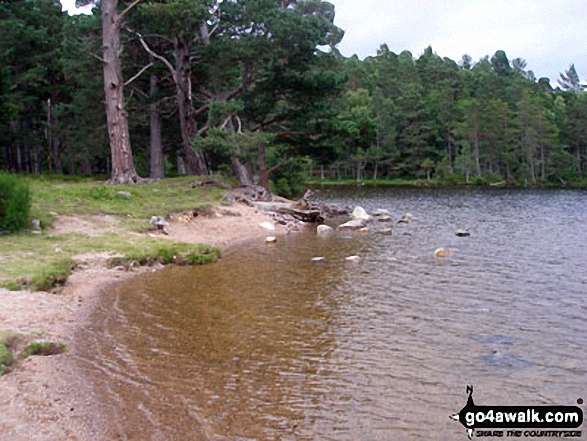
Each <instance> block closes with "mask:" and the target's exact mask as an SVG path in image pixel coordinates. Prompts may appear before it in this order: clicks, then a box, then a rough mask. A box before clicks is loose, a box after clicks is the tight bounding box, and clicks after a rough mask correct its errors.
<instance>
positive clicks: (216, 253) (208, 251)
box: [108, 242, 221, 267]
mask: <svg viewBox="0 0 587 441" xmlns="http://www.w3.org/2000/svg"><path fill="white" fill-rule="evenodd" d="M220 254H221V251H220V248H217V247H213V246H209V245H199V244H197V245H192V244H185V243H177V242H171V243H169V244H166V245H165V246H159V247H157V248H155V249H151V250H134V251H132V252H128V253H126V254H125V255H124V256H119V257H113V258H111V259H110V260H109V262H108V264H109V266H110V267H115V266H124V267H130V266H150V265H153V264H156V263H160V264H162V265H169V264H174V265H203V264H207V263H212V262H215V261H216V260H218V259H219V258H220Z"/></svg>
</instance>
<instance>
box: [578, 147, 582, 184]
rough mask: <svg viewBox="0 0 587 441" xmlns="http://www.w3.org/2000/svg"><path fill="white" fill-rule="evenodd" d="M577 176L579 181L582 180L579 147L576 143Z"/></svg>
mask: <svg viewBox="0 0 587 441" xmlns="http://www.w3.org/2000/svg"><path fill="white" fill-rule="evenodd" d="M577 176H578V177H579V179H583V168H582V166H581V147H580V146H579V143H578V142H577Z"/></svg>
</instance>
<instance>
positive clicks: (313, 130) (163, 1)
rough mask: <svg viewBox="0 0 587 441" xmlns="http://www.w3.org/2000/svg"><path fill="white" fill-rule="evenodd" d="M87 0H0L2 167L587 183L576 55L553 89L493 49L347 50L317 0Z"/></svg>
mask: <svg viewBox="0 0 587 441" xmlns="http://www.w3.org/2000/svg"><path fill="white" fill-rule="evenodd" d="M80 3H83V2H80ZM86 3H89V2H86ZM93 4H94V8H93V13H92V14H91V15H78V16H70V15H68V14H67V13H65V12H62V11H61V5H60V3H59V1H56V0H11V1H1V0H0V58H1V60H0V148H1V154H0V161H1V168H2V169H4V170H6V171H10V172H14V173H34V174H40V173H50V174H70V175H73V174H80V175H89V174H100V175H106V176H108V177H109V178H110V180H111V182H115V183H122V182H139V181H140V180H141V178H142V177H143V178H144V177H151V178H155V179H158V178H162V177H164V176H171V175H177V174H199V175H204V174H209V173H220V174H224V175H232V176H235V177H236V178H237V179H238V180H239V182H241V183H243V184H252V183H254V182H259V183H260V184H261V185H263V186H265V187H266V188H269V184H270V182H273V184H274V189H277V190H278V191H279V192H281V193H282V194H286V195H289V194H288V193H293V192H295V191H298V190H299V189H300V187H301V186H302V185H303V182H304V180H305V179H306V178H307V177H308V176H307V175H308V174H314V175H316V176H314V178H327V179H343V178H353V179H357V180H361V179H365V178H412V179H415V178H419V179H427V180H430V179H438V180H443V181H448V182H454V183H464V182H467V183H481V182H498V181H503V182H506V183H510V184H537V183H548V182H552V183H559V184H567V183H568V182H572V181H580V180H581V179H583V178H584V176H583V174H584V172H585V166H586V165H587V164H586V153H587V92H586V91H585V85H584V84H583V83H582V82H581V79H580V78H579V76H578V74H577V72H576V69H575V67H574V65H571V66H561V69H563V71H562V73H561V75H560V80H559V84H558V85H557V86H556V87H553V86H552V85H551V84H550V80H549V79H548V78H536V76H535V74H534V73H533V72H532V71H529V70H526V62H525V60H523V59H521V58H516V59H514V60H509V59H508V56H507V54H506V53H505V52H504V51H502V50H498V51H496V52H495V54H493V55H488V56H486V57H484V58H482V59H480V60H477V61H474V60H472V59H471V57H469V56H467V55H464V56H463V57H462V59H461V60H457V61H454V60H451V59H449V58H445V57H442V56H441V55H439V54H437V53H435V52H434V50H433V49H432V48H431V47H428V48H425V49H424V51H423V53H422V55H420V56H418V57H414V56H413V54H412V53H410V52H408V51H404V52H401V53H399V54H396V53H394V52H392V51H391V50H390V49H389V48H388V46H387V45H382V46H381V47H380V48H379V50H378V52H377V55H376V56H373V57H368V58H366V59H365V60H360V59H358V58H357V57H356V56H355V57H350V58H345V57H343V56H342V55H341V54H340V52H339V51H338V50H337V48H336V46H337V44H338V43H339V42H340V41H341V39H342V37H343V35H344V30H342V29H339V28H337V27H336V26H335V25H334V16H335V9H334V6H333V5H332V4H330V3H328V2H325V1H320V0H297V1H296V0H233V1H217V0H142V1H140V0H135V1H123V0H120V1H119V0H102V1H101V2H93Z"/></svg>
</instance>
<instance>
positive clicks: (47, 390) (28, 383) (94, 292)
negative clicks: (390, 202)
mask: <svg viewBox="0 0 587 441" xmlns="http://www.w3.org/2000/svg"><path fill="white" fill-rule="evenodd" d="M262 222H271V218H269V217H268V216H267V215H266V214H264V213H260V212H258V211H257V210H255V209H254V208H250V207H247V206H245V205H240V204H239V205H233V206H230V207H217V208H216V209H214V210H211V212H210V213H208V214H207V215H200V216H198V217H196V218H193V217H188V216H186V215H181V214H176V215H174V216H173V218H172V220H171V221H170V224H169V226H168V231H169V236H162V237H161V240H167V239H168V238H172V239H176V240H181V241H184V242H189V243H207V244H211V245H217V246H220V247H221V248H222V249H223V250H226V249H227V248H230V247H234V246H237V245H239V244H241V243H244V242H246V241H250V240H255V239H258V240H264V238H265V237H266V236H268V235H279V234H283V233H285V228H284V227H282V226H280V225H277V226H276V231H275V232H268V231H267V230H265V229H263V228H262V227H260V226H259V224H260V223H262ZM54 228H55V229H56V230H58V231H59V232H60V233H63V232H68V231H71V232H80V231H81V232H84V231H85V230H91V231H85V232H86V233H88V232H90V233H92V234H99V231H96V227H95V225H94V224H92V223H91V222H89V221H88V219H87V218H85V219H82V218H79V219H76V218H75V217H72V216H68V217H67V218H64V219H62V220H61V221H60V220H59V218H58V219H57V222H56V224H55V226H54ZM108 228H114V227H112V226H109V227H108ZM108 257H109V255H108V254H106V253H96V254H87V255H83V256H75V259H76V261H77V262H78V263H79V264H80V265H79V269H77V270H76V271H75V272H74V274H73V275H72V276H71V277H70V278H69V280H68V281H67V283H66V285H65V287H64V288H63V289H62V290H60V292H58V293H47V292H27V291H17V292H11V291H7V290H4V289H0V305H1V306H0V330H11V331H13V332H15V333H18V334H22V335H24V336H25V337H24V338H22V342H21V345H20V346H21V347H22V346H23V345H24V344H25V342H26V341H27V340H28V341H30V340H32V339H38V340H50V341H61V342H63V343H65V344H66V345H67V347H68V349H69V352H68V353H67V354H61V355H53V356H50V357H41V356H34V357H29V358H27V359H25V360H21V361H19V362H18V363H17V364H16V365H15V366H13V368H12V371H11V372H10V373H9V374H8V375H4V376H2V377H0V440H11V441H20V440H23V441H25V440H27V441H28V440H104V439H107V438H105V437H104V436H103V435H101V433H102V431H101V427H104V425H103V424H104V422H102V421H100V412H99V405H98V404H96V403H95V402H94V401H93V399H92V392H91V390H90V388H89V386H88V385H87V384H85V382H84V376H83V375H82V372H81V370H80V367H79V366H80V363H81V362H82V361H80V360H79V359H78V358H77V357H78V356H77V351H76V346H75V344H76V343H75V336H76V333H77V331H78V330H79V329H81V328H82V327H84V326H86V325H87V324H88V322H89V319H90V316H91V313H92V311H93V309H94V307H95V306H96V305H97V303H98V301H99V299H100V295H101V292H102V291H103V290H104V289H105V288H106V287H107V286H108V285H109V284H112V283H116V282H119V281H121V280H125V279H129V278H132V277H136V276H138V275H141V274H145V273H146V272H152V271H156V270H157V269H158V268H140V269H134V270H132V271H120V268H119V269H118V270H117V269H108V268H106V259H107V258H108ZM17 343H18V342H17ZM17 346H18V345H17Z"/></svg>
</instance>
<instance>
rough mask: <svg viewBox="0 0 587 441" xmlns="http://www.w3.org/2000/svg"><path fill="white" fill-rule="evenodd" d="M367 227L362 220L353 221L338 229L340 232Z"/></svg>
mask: <svg viewBox="0 0 587 441" xmlns="http://www.w3.org/2000/svg"><path fill="white" fill-rule="evenodd" d="M364 226H365V222H363V221H362V220H358V219H356V220H352V221H349V222H347V223H345V224H342V225H340V226H339V227H338V229H339V230H359V229H361V228H363V227H364Z"/></svg>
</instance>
